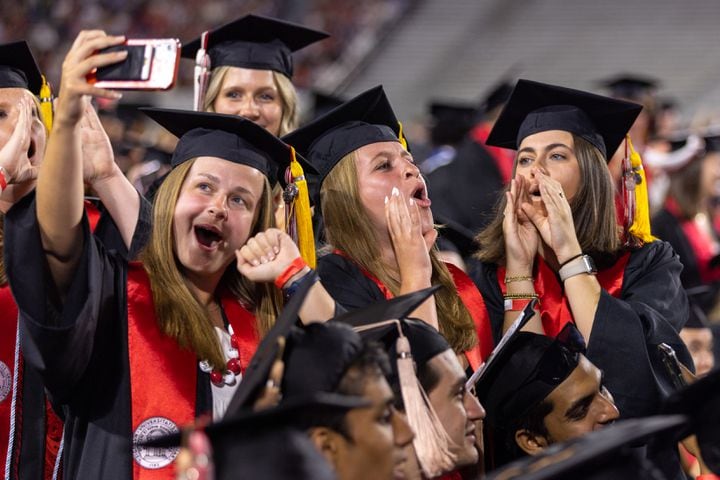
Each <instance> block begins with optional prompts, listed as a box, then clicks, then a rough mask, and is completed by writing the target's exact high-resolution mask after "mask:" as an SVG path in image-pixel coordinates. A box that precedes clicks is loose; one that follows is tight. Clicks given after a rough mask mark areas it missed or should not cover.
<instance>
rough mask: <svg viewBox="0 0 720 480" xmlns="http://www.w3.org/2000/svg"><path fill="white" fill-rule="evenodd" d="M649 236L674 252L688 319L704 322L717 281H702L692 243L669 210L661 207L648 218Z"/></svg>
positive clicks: (718, 287) (718, 285) (719, 284)
mask: <svg viewBox="0 0 720 480" xmlns="http://www.w3.org/2000/svg"><path fill="white" fill-rule="evenodd" d="M652 233H653V235H655V236H656V237H658V238H660V239H661V240H665V241H666V242H668V243H669V244H670V245H672V247H673V249H674V250H675V252H677V254H678V256H679V257H680V261H681V262H682V264H683V267H684V268H683V271H682V274H681V275H680V280H681V281H682V284H683V287H685V290H687V291H688V299H689V300H690V307H691V308H690V316H691V318H692V319H693V320H695V318H693V317H700V318H701V320H702V321H706V320H707V318H706V315H707V314H708V313H709V312H710V310H711V309H712V308H713V306H714V303H715V299H716V298H717V295H718V293H720V282H714V283H712V284H706V283H705V282H703V280H702V278H701V277H700V269H699V266H698V260H697V257H696V255H695V251H694V250H693V248H692V244H691V243H690V242H689V241H688V238H687V236H686V235H685V232H684V231H683V229H682V225H681V224H680V221H679V220H678V218H677V217H676V216H675V215H673V214H672V213H671V212H670V211H668V210H667V209H665V208H663V209H662V210H660V211H659V212H658V213H657V214H655V216H654V217H653V219H652ZM703 287H705V288H703ZM694 323H697V322H694Z"/></svg>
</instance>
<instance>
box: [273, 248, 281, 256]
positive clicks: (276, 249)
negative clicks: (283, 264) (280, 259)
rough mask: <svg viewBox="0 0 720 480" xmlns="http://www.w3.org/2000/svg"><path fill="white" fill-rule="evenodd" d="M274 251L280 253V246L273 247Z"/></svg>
mask: <svg viewBox="0 0 720 480" xmlns="http://www.w3.org/2000/svg"><path fill="white" fill-rule="evenodd" d="M273 251H274V252H275V255H277V254H278V253H280V247H273Z"/></svg>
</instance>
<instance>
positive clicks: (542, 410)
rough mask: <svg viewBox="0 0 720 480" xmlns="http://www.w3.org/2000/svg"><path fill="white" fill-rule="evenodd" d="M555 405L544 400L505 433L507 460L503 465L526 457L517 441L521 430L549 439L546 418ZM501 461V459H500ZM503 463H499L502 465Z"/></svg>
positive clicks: (503, 461) (504, 460) (503, 460)
mask: <svg viewBox="0 0 720 480" xmlns="http://www.w3.org/2000/svg"><path fill="white" fill-rule="evenodd" d="M552 409H553V403H552V401H551V400H548V399H547V397H546V398H544V399H543V400H542V401H541V402H540V403H538V404H536V405H534V406H533V407H532V408H530V410H528V411H527V413H525V415H523V416H522V417H520V418H518V419H517V420H516V421H515V422H513V423H512V424H511V425H510V426H509V427H508V429H507V430H505V431H504V435H503V438H504V443H505V450H506V452H505V455H506V456H505V458H503V459H502V460H501V461H502V463H506V462H511V461H513V460H516V459H518V458H521V457H524V456H526V455H527V453H526V452H525V451H524V450H523V449H522V448H520V446H519V445H518V444H517V442H516V441H515V433H516V432H518V431H519V430H525V431H527V432H528V433H530V434H532V435H535V436H538V437H545V438H548V437H549V435H550V434H549V432H548V429H547V427H546V426H545V417H547V416H548V415H549V414H550V412H552ZM498 460H500V459H498ZM502 463H499V464H498V466H499V465H501V464H502Z"/></svg>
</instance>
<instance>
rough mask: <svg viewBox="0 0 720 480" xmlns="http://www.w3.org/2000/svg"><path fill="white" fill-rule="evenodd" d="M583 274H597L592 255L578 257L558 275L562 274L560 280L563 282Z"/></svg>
mask: <svg viewBox="0 0 720 480" xmlns="http://www.w3.org/2000/svg"><path fill="white" fill-rule="evenodd" d="M582 273H589V274H591V275H594V274H595V273H597V269H596V268H595V262H594V261H593V259H592V257H591V256H590V255H583V256H581V257H578V258H576V259H575V260H573V261H571V262H569V263H567V264H566V265H565V266H564V267H562V268H561V269H560V270H559V271H558V274H560V280H561V281H563V282H564V281H565V280H567V279H568V278H570V277H574V276H575V275H580V274H582Z"/></svg>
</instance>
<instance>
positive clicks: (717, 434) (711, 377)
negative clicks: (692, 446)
mask: <svg viewBox="0 0 720 480" xmlns="http://www.w3.org/2000/svg"><path fill="white" fill-rule="evenodd" d="M719 405H720V370H717V369H716V370H712V371H711V372H710V373H708V374H707V375H706V376H704V377H702V378H699V379H697V380H696V381H695V382H694V383H692V384H690V385H688V386H687V387H685V388H684V389H682V390H677V391H675V392H674V393H673V394H672V395H670V397H668V398H667V399H666V400H665V402H664V404H663V406H662V408H661V412H662V413H664V414H683V415H687V416H688V418H689V421H688V422H686V425H685V428H684V429H683V431H682V434H681V437H685V436H687V435H691V434H695V435H696V436H697V440H698V445H699V446H700V453H701V455H702V458H703V460H704V461H705V463H706V464H707V466H708V467H710V469H711V470H712V471H713V472H714V473H716V474H719V475H720V430H719V429H718V425H720V408H719V407H718V406H719Z"/></svg>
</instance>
